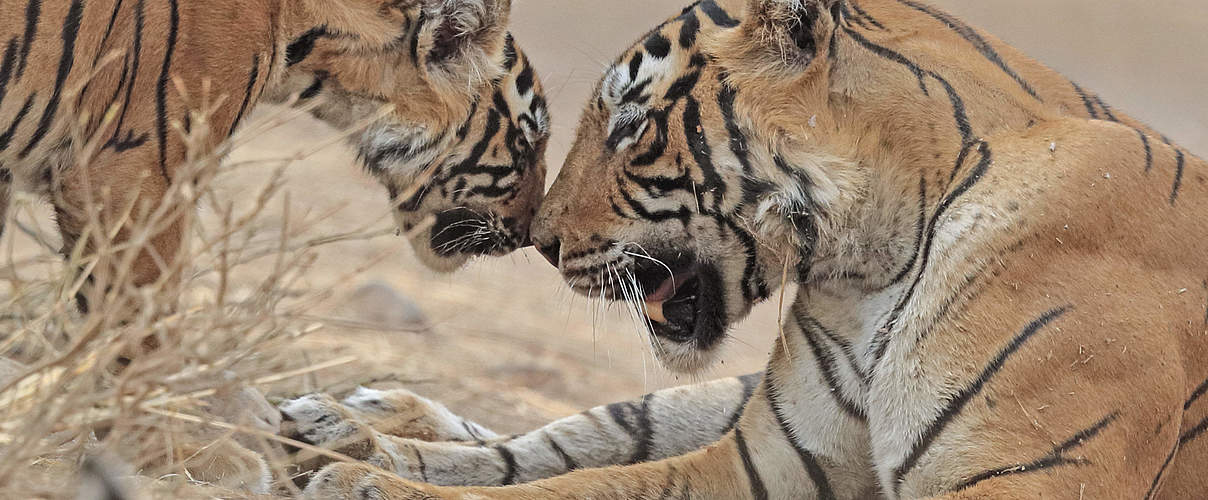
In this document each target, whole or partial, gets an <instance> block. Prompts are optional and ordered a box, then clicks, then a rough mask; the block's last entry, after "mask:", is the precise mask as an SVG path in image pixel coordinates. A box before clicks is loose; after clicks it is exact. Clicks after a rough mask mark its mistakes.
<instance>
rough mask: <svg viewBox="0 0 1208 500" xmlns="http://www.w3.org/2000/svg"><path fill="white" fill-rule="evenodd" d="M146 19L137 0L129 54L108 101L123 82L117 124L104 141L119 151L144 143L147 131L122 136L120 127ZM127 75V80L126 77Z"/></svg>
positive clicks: (139, 56) (131, 92) (130, 94)
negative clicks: (123, 99)
mask: <svg viewBox="0 0 1208 500" xmlns="http://www.w3.org/2000/svg"><path fill="white" fill-rule="evenodd" d="M145 21H146V16H145V12H144V0H139V1H138V5H137V6H136V7H135V9H134V40H133V42H132V48H131V52H130V54H127V58H126V62H124V63H123V68H122V78H121V80H120V81H119V82H118V86H117V90H116V91H115V92H114V94H113V97H112V98H111V99H110V101H113V102H115V101H116V100H117V96H118V95H119V94H120V92H121V90H122V85H123V84H125V89H126V97H125V101H124V102H123V103H122V111H121V113H120V114H118V118H117V124H116V125H114V128H113V136H111V137H110V138H109V140H108V141H106V142H105V146H104V147H106V148H110V147H112V148H113V149H114V151H117V152H119V153H121V152H123V151H128V150H131V149H134V148H137V147H140V146H142V145H143V144H146V142H147V137H148V134H147V133H145V132H144V133H142V134H140V135H138V136H135V135H134V131H133V130H126V136H125V137H122V128H124V127H125V124H126V113H128V112H129V111H130V101H131V98H132V97H133V95H134V85H135V81H137V80H138V75H139V65H140V62H139V61H141V60H142V54H143V28H144V23H145ZM127 76H129V78H130V79H129V81H127V80H126V77H127Z"/></svg>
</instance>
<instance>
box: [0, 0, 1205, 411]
mask: <svg viewBox="0 0 1208 500" xmlns="http://www.w3.org/2000/svg"><path fill="white" fill-rule="evenodd" d="M684 3H686V0H611V1H607V2H599V1H589V0H516V2H515V13H514V15H513V20H514V30H513V31H514V33H515V35H516V38H517V40H518V42H519V43H520V45H521V46H522V47H523V48H524V49H525V50H526V52H527V53H528V55H529V56H530V57H531V59H532V60H533V62H534V64H535V66H536V67H537V68H538V69H539V73H540V75H541V78H542V80H543V81H544V83H545V87H546V89H547V91H548V92H549V94H550V96H549V97H550V99H549V100H550V102H551V104H552V113H553V117H554V137H553V139H552V143H551V147H550V150H549V163H550V166H551V168H552V169H553V170H554V172H553V173H554V174H556V172H557V167H558V166H559V164H560V162H561V159H562V157H563V156H564V155H565V153H566V150H567V149H568V148H569V146H570V141H571V137H572V134H573V129H574V126H575V122H576V119H577V115H578V112H579V107H580V105H581V104H582V103H583V102H585V99H586V97H587V95H588V93H589V92H590V91H591V90H592V88H593V86H594V85H595V82H596V80H597V78H598V77H599V76H600V73H601V71H602V69H603V68H604V67H605V65H606V64H607V63H608V62H609V61H611V60H612V59H613V57H614V56H615V54H617V53H618V52H619V51H620V50H622V49H623V48H624V47H625V46H627V45H628V44H629V43H630V42H631V41H633V40H634V39H636V38H637V37H638V36H639V35H640V34H642V33H643V32H644V31H646V30H647V29H649V28H650V27H651V26H653V25H654V24H656V23H657V22H659V21H661V20H662V19H663V18H665V17H666V16H668V15H671V14H673V13H676V12H678V10H679V9H680V8H681V7H682V5H683V4H684ZM936 3H938V4H940V5H941V6H943V7H945V8H948V9H950V10H951V11H953V12H955V13H957V14H959V15H961V16H963V17H964V18H965V19H966V20H968V21H969V22H971V23H972V24H974V25H978V26H981V27H983V28H986V29H987V30H988V31H989V32H991V33H994V34H996V35H999V36H1000V37H1002V38H1004V39H1006V40H1007V41H1008V42H1011V43H1015V44H1017V45H1018V46H1019V47H1021V48H1022V49H1024V50H1025V51H1026V52H1029V53H1031V54H1032V55H1033V56H1035V57H1037V58H1039V59H1041V60H1042V61H1045V62H1046V63H1049V64H1050V65H1052V66H1054V67H1055V68H1057V69H1059V70H1060V71H1062V72H1064V73H1066V74H1067V75H1068V76H1070V77H1072V78H1074V79H1076V80H1078V81H1079V82H1080V83H1081V84H1082V85H1083V86H1084V87H1087V88H1090V89H1094V90H1096V91H1098V92H1100V93H1101V94H1102V95H1103V97H1104V99H1105V100H1106V101H1107V102H1109V103H1112V104H1113V105H1115V106H1116V107H1118V108H1120V109H1123V110H1126V111H1128V112H1129V113H1132V114H1134V115H1135V116H1138V117H1141V118H1143V119H1146V120H1147V121H1149V122H1150V123H1152V124H1153V125H1154V126H1155V127H1156V128H1158V129H1159V130H1162V131H1164V132H1165V133H1167V134H1168V135H1169V136H1170V137H1172V138H1173V139H1175V140H1176V141H1179V142H1181V143H1182V144H1183V145H1185V146H1186V147H1188V148H1190V149H1191V150H1193V151H1198V152H1200V153H1201V154H1202V153H1204V152H1208V134H1206V133H1205V132H1206V131H1208V100H1206V99H1204V98H1202V97H1201V95H1200V92H1201V91H1202V90H1203V88H1204V87H1203V84H1202V82H1204V81H1205V77H1206V76H1208V59H1206V58H1204V57H1203V51H1204V50H1205V49H1206V48H1208V4H1205V3H1204V2H1203V0H1163V1H1162V2H1157V3H1155V2H1149V1H1147V0H1116V1H1113V2H1102V1H1098V0H1062V1H1060V2H1053V1H1051V0H976V1H975V0H942V1H938V2H936ZM1172 12H1182V14H1177V15H1176V14H1172ZM271 112H272V110H261V111H260V112H259V113H257V115H256V116H255V117H254V118H253V120H257V119H263V118H264V117H266V116H268V115H269V114H270V113H271ZM334 133H335V132H334V131H333V130H330V129H328V128H326V127H325V126H323V125H321V124H318V123H316V122H314V121H312V120H309V119H297V120H293V121H291V122H290V123H288V124H286V125H284V126H281V127H278V128H276V129H274V130H272V131H270V132H268V133H264V134H257V135H255V136H249V135H248V134H246V133H245V134H244V135H243V136H242V139H243V140H246V144H243V145H242V146H241V147H239V148H238V149H237V150H236V151H235V152H234V153H233V154H232V155H231V157H230V160H229V161H230V162H233V163H241V162H251V163H256V162H252V160H258V159H270V158H281V157H286V156H289V155H292V154H295V153H296V152H298V151H301V150H304V149H306V148H308V147H311V145H313V144H315V143H318V142H320V141H319V140H311V139H309V138H312V137H319V138H326V137H330V136H332V135H333V134H334ZM300 138H306V139H305V140H300ZM268 171H269V169H268V168H259V167H252V166H249V167H247V168H241V169H239V170H237V171H235V172H233V173H231V174H229V175H226V176H225V177H224V178H222V179H221V180H220V183H219V184H220V194H221V195H222V196H223V197H227V198H228V199H232V200H239V199H242V198H246V197H248V196H250V194H251V193H252V192H254V190H255V188H257V187H259V186H260V185H261V184H262V183H263V181H264V179H265V177H266V176H267V172H268ZM286 177H287V178H286V182H287V190H288V191H289V192H290V214H291V220H297V219H307V220H319V219H322V221H321V222H319V223H316V224H315V226H314V227H313V228H310V229H308V230H307V234H308V235H312V236H315V237H318V236H322V235H325V234H331V233H337V232H341V231H345V230H347V229H348V228H350V227H357V226H360V225H363V224H366V223H370V224H371V226H372V227H380V228H388V227H390V222H389V220H388V218H387V217H386V215H387V206H386V201H387V195H386V192H385V190H384V189H382V188H381V187H379V186H378V185H377V184H376V182H375V181H373V180H371V179H370V178H369V177H367V176H366V175H364V174H363V173H362V172H361V171H360V170H359V167H357V166H356V164H355V162H354V157H353V155H352V153H351V152H350V150H349V149H348V148H346V147H344V146H342V145H336V146H332V147H329V148H326V149H323V150H322V151H320V152H318V153H316V154H314V155H312V156H310V157H309V158H307V159H305V160H302V161H298V162H295V163H293V164H292V165H291V166H290V167H289V169H288V171H287V174H286ZM552 179H553V177H552V176H551V178H550V180H551V181H552ZM278 210H279V209H278ZM282 213H283V212H282ZM23 217H25V216H23ZM38 218H40V219H41V222H42V224H43V227H50V226H49V224H48V223H47V222H46V221H47V220H48V218H47V215H46V212H45V211H42V212H38V213H37V214H36V215H35V216H33V217H31V218H30V220H31V221H32V220H36V219H38ZM374 221H376V222H374ZM14 233H15V232H14ZM5 238H6V239H11V238H17V240H16V242H15V248H16V254H17V255H18V256H19V255H23V254H26V255H27V254H31V253H35V252H37V249H36V246H35V245H34V244H33V243H31V242H30V240H29V239H28V238H26V237H16V236H12V235H9V236H6V237H5ZM0 245H2V246H0V248H5V249H7V248H9V242H8V241H5V242H3V243H2V244H0ZM361 267H363V268H364V269H365V270H364V272H362V273H360V274H358V275H357V276H356V277H355V278H353V279H348V278H347V277H346V274H347V273H348V272H349V271H350V270H352V269H357V268H361ZM367 284H376V285H375V287H376V288H375V289H377V290H382V289H383V287H384V288H385V289H388V290H394V291H395V292H397V294H398V295H400V296H402V297H403V298H404V299H405V300H409V301H411V302H412V303H413V304H414V306H415V307H416V308H417V309H418V310H419V311H421V312H422V315H423V316H424V317H426V324H427V326H428V328H427V329H426V330H425V331H424V332H422V333H406V332H399V331H393V332H391V331H380V330H373V329H366V328H330V329H328V330H327V331H326V332H325V333H323V334H320V335H317V336H314V337H310V338H308V339H307V340H305V341H304V345H302V346H301V347H303V351H304V352H305V353H306V356H308V357H313V361H319V360H323V359H328V358H335V357H338V356H345V355H353V356H356V357H357V359H358V361H357V362H356V363H354V364H351V365H345V366H344V367H342V368H339V369H335V370H331V371H329V372H324V373H320V374H319V375H318V376H317V377H315V378H314V379H312V380H309V381H307V385H308V386H309V387H311V388H316V387H317V388H322V387H333V386H334V387H337V388H341V387H348V384H350V383H361V382H367V381H371V380H375V379H387V380H389V381H390V382H388V383H393V384H398V383H402V384H405V385H406V386H407V387H409V388H411V389H413V390H416V391H417V392H420V393H421V394H424V395H428V396H431V397H434V398H436V399H439V400H441V401H444V402H446V403H448V404H449V406H450V407H451V408H453V409H454V411H457V412H460V413H463V414H465V415H467V416H470V417H472V418H475V419H477V420H479V421H480V422H482V423H484V424H486V425H488V426H492V427H494V428H496V430H498V431H500V432H517V431H521V430H525V429H528V428H531V427H533V426H537V425H540V424H542V423H544V422H546V421H548V420H550V419H552V418H556V417H561V416H565V415H568V414H571V413H573V412H576V411H578V410H580V409H582V408H586V407H589V406H593V405H597V404H602V403H608V402H612V401H615V400H621V399H626V398H631V397H635V396H638V395H641V394H643V393H645V392H648V391H651V390H656V389H659V388H663V387H668V386H672V385H679V384H683V383H688V382H691V381H692V380H703V379H709V378H714V377H719V376H726V375H735V374H741V373H748V372H752V371H756V370H759V369H760V368H761V365H762V363H763V360H764V359H765V357H766V356H767V353H768V349H769V346H770V345H771V343H772V341H773V339H774V338H775V336H776V333H775V332H776V328H775V325H776V322H777V315H778V311H777V309H776V308H775V307H774V306H773V305H771V304H769V305H765V306H763V307H760V308H759V309H757V310H756V312H755V313H754V314H753V315H752V317H751V318H750V319H748V320H747V321H745V322H743V323H742V324H740V325H738V326H737V327H736V328H735V329H734V332H733V337H732V339H731V341H730V343H729V344H730V345H729V348H728V349H729V351H728V352H729V356H728V358H727V360H726V362H725V363H724V364H722V365H719V366H717V367H716V368H715V369H713V370H712V371H710V372H709V373H707V374H703V375H700V376H699V378H697V379H691V378H684V377H675V376H673V375H670V374H668V373H667V372H666V371H664V370H662V369H661V368H659V367H658V366H656V364H655V362H654V361H653V360H652V358H651V356H650V355H649V349H648V348H647V347H646V346H645V344H644V343H643V342H642V341H641V340H640V338H639V334H638V333H637V330H636V328H635V326H634V323H633V322H632V321H631V320H630V318H629V316H628V315H627V314H626V313H625V312H624V311H623V310H621V309H620V308H619V307H614V308H612V309H611V310H607V309H602V308H601V306H600V305H599V304H597V303H590V302H588V301H587V300H585V299H583V298H581V297H577V296H573V295H572V294H571V293H570V292H568V291H567V290H566V288H565V287H564V286H563V285H562V283H561V280H560V279H559V277H558V275H557V273H556V272H555V270H554V269H553V268H552V267H551V266H549V265H548V264H547V263H546V262H545V261H544V260H543V259H542V258H541V257H540V256H538V255H537V254H536V253H535V252H533V251H531V250H528V251H525V252H521V253H518V254H516V255H513V256H511V257H508V258H504V259H499V260H493V261H482V262H477V263H474V264H473V265H471V266H470V267H468V268H467V269H465V270H463V271H461V272H459V273H457V274H456V275H452V276H443V275H436V274H433V273H431V272H428V271H426V270H425V269H423V268H422V267H421V266H420V265H419V263H418V262H417V261H416V260H415V259H414V258H413V257H411V256H410V251H409V249H408V248H407V244H406V242H404V241H403V240H401V239H400V238H396V237H394V236H383V237H379V238H375V239H372V240H370V241H358V242H352V243H344V244H339V245H334V246H329V247H326V248H324V249H323V250H321V252H320V254H319V259H318V260H317V261H316V262H315V264H314V266H313V268H312V269H311V271H310V272H309V273H308V274H307V278H306V282H305V283H302V284H300V286H303V287H309V288H311V289H317V290H331V291H332V292H333V294H334V296H335V298H334V299H333V300H332V301H331V303H330V304H329V306H328V307H327V308H326V309H324V310H321V311H316V315H318V316H322V317H327V318H347V319H352V320H357V321H361V322H365V321H371V320H373V319H375V317H378V316H382V315H386V316H390V315H396V316H397V311H399V310H401V309H399V307H400V306H399V305H398V303H397V302H396V301H397V300H399V298H398V297H389V294H387V297H386V299H387V300H380V299H372V300H370V299H366V298H365V297H366V296H367V295H372V294H369V293H366V291H365V290H364V289H362V290H361V292H362V293H359V294H358V293H355V292H356V291H357V290H358V289H361V288H362V287H363V285H367ZM412 316H413V314H412ZM378 319H380V318H378ZM402 319H406V318H394V321H396V325H397V324H398V323H397V322H398V321H400V320H402ZM386 320H388V321H389V320H391V319H390V318H386Z"/></svg>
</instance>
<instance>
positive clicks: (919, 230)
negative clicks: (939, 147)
mask: <svg viewBox="0 0 1208 500" xmlns="http://www.w3.org/2000/svg"><path fill="white" fill-rule="evenodd" d="M926 226H927V179H926V178H924V177H922V176H920V177H919V217H918V220H917V221H915V224H914V254H913V255H911V257H910V260H909V261H907V262H906V265H905V266H903V267H902V270H901V271H898V274H896V275H894V277H893V279H892V280H890V282H889V285H886V288H888V287H890V286H893V285H896V284H898V283H901V282H902V280H904V279H906V276H907V275H908V274H910V270H912V269H914V264H915V263H916V262H918V261H919V254H920V253H922V251H923V231H925V230H926Z"/></svg>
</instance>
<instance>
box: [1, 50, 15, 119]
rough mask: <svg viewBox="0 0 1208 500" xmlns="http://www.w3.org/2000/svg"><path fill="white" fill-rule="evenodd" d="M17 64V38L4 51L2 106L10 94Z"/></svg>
mask: <svg viewBox="0 0 1208 500" xmlns="http://www.w3.org/2000/svg"><path fill="white" fill-rule="evenodd" d="M16 63H17V38H16V37H13V39H11V40H9V41H8V48H6V49H5V50H4V62H2V63H0V104H4V96H5V95H6V94H8V82H9V80H11V79H12V77H13V65H15V64H16Z"/></svg>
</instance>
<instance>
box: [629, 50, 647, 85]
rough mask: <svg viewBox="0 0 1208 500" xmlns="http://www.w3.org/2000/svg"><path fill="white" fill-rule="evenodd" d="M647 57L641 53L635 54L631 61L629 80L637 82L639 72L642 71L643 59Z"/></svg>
mask: <svg viewBox="0 0 1208 500" xmlns="http://www.w3.org/2000/svg"><path fill="white" fill-rule="evenodd" d="M645 57H646V56H645V55H644V54H643V53H642V52H641V51H638V52H634V53H633V58H631V59H630V60H629V80H630V81H635V80H637V79H638V71H641V69H642V59H643V58H645Z"/></svg>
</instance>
